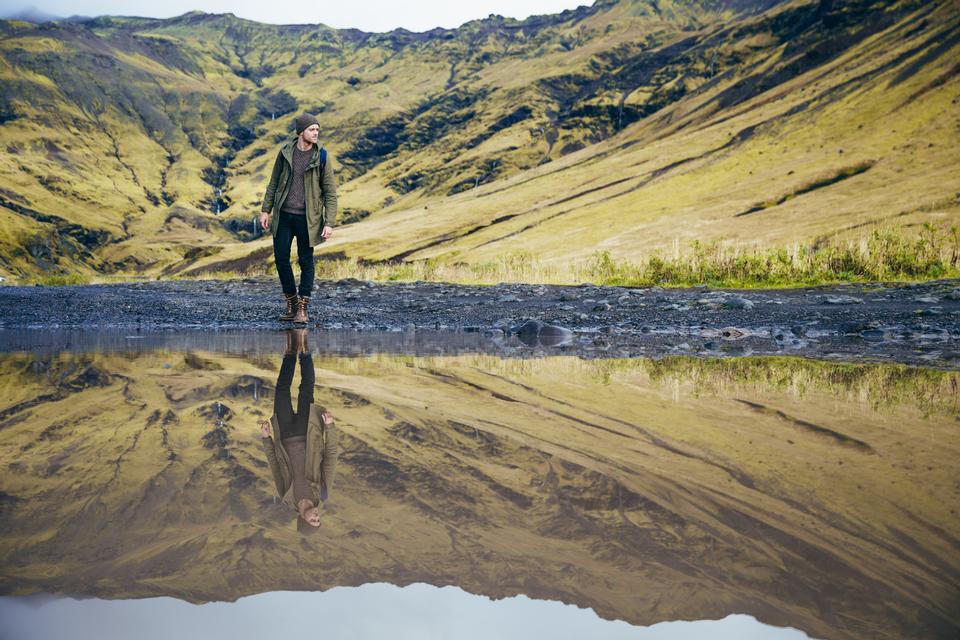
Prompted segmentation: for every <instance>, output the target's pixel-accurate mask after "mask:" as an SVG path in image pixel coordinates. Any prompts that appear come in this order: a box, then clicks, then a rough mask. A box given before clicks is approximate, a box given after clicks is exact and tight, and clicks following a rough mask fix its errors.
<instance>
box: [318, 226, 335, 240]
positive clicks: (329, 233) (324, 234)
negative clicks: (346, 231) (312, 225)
mask: <svg viewBox="0 0 960 640" xmlns="http://www.w3.org/2000/svg"><path fill="white" fill-rule="evenodd" d="M332 235H333V227H329V226H326V225H324V227H323V231H321V232H320V237H321V238H329V237H330V236H332Z"/></svg>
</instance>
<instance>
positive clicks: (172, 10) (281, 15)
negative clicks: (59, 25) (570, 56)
mask: <svg viewBox="0 0 960 640" xmlns="http://www.w3.org/2000/svg"><path fill="white" fill-rule="evenodd" d="M2 4H3V8H2V9H0V16H8V15H13V14H15V13H18V12H19V11H21V10H23V9H28V8H31V7H32V8H35V9H38V10H40V11H43V12H45V13H49V14H53V15H56V16H62V17H67V16H71V15H83V16H99V15H126V16H130V15H135V16H144V17H151V18H171V17H173V16H178V15H182V14H184V13H186V12H188V11H193V10H199V11H205V12H207V13H232V14H234V15H236V16H239V17H241V18H247V19H249V20H256V21H257V22H269V23H272V24H304V23H308V24H316V23H323V24H325V25H328V26H330V27H336V28H339V29H343V28H349V27H354V28H357V29H362V30H364V31H375V32H376V31H390V30H391V29H395V28H398V27H403V28H405V29H409V30H410V31H427V30H428V29H432V28H434V27H445V28H454V27H458V26H460V25H461V24H463V23H464V22H468V21H470V20H476V19H478V18H486V17H487V16H488V15H490V14H491V13H494V14H499V15H502V16H507V17H510V18H521V19H522V18H526V17H527V16H530V15H537V14H544V13H559V12H561V11H563V10H564V9H574V8H576V7H577V6H579V5H592V4H593V0H476V1H475V2H457V1H456V0H410V1H409V2H398V0H340V1H336V2H331V1H329V0H327V1H326V2H307V3H304V2H298V1H297V0H272V1H271V0H166V1H165V2H161V3H159V4H157V3H156V2H144V0H3V3H2Z"/></svg>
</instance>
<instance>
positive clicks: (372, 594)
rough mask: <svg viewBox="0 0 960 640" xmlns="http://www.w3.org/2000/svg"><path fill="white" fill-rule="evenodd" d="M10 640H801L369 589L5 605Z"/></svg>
mask: <svg viewBox="0 0 960 640" xmlns="http://www.w3.org/2000/svg"><path fill="white" fill-rule="evenodd" d="M0 620H2V622H0V638H2V639H3V640H33V639H36V640H41V639H42V640H59V639H61V638H62V639H64V640H67V639H69V640H86V639H88V638H89V639H91V640H93V639H97V640H107V639H112V638H136V639H138V640H140V639H142V640H151V639H153V638H157V639H160V638H162V639H163V640H167V639H168V638H172V637H176V638H204V639H207V638H229V639H231V640H238V639H241V638H257V639H258V640H267V639H268V638H283V637H289V638H296V637H304V638H306V637H312V638H325V639H337V638H350V639H351V640H364V639H366V638H371V639H373V638H375V639H377V640H380V639H382V638H389V639H390V640H406V639H411V640H426V639H430V638H437V639H444V640H445V639H447V638H468V639H473V638H477V639H480V638H482V639H484V640H487V639H490V638H494V639H497V640H500V639H504V638H522V639H523V640H529V639H530V638H551V639H552V640H553V639H561V640H562V639H564V638H571V639H573V638H576V639H577V640H580V639H582V638H590V637H593V638H602V639H603V640H607V639H610V640H619V639H621V638H623V639H624V640H627V639H629V640H692V639H694V638H711V639H719V640H723V639H726V638H730V639H736V640H761V639H762V640H773V639H776V640H787V639H789V640H799V639H801V638H807V635H806V634H804V633H802V632H800V631H797V630H796V629H778V628H776V627H771V626H768V625H765V624H761V623H759V622H757V621H756V620H755V619H754V618H752V617H750V616H745V615H731V616H728V617H726V618H724V619H723V620H716V621H699V622H663V623H660V624H656V625H653V626H651V627H633V626H630V625H629V624H627V623H626V622H621V621H609V620H602V619H601V618H599V617H598V616H597V615H596V614H595V613H594V612H593V611H592V610H590V609H579V608H577V607H575V606H570V605H565V604H561V603H559V602H548V601H542V600H531V599H530V598H527V597H526V596H518V597H515V598H507V599H504V600H498V601H493V600H490V599H489V598H487V597H485V596H475V595H471V594H469V593H467V592H465V591H463V590H462V589H458V588H456V587H443V588H437V587H433V586H430V585H426V584H415V585H411V586H409V587H403V588H401V587H395V586H393V585H389V584H382V583H381V584H368V585H364V586H361V587H337V588H334V589H330V590H329V591H326V592H323V593H315V592H313V593H311V592H274V593H264V594H260V595H255V596H250V597H247V598H241V599H240V600H238V601H237V602H233V603H225V602H214V603H210V604H204V605H199V606H198V605H192V604H189V603H186V602H183V601H181V600H175V599H173V598H149V599H144V600H73V599H70V598H52V597H46V596H33V597H26V598H0Z"/></svg>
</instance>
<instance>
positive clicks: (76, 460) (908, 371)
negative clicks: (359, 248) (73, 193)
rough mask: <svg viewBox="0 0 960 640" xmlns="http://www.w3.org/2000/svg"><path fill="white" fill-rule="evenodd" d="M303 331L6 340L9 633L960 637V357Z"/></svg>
mask: <svg viewBox="0 0 960 640" xmlns="http://www.w3.org/2000/svg"><path fill="white" fill-rule="evenodd" d="M334 343H335V344H334ZM91 345H94V346H91ZM288 346H289V349H288ZM299 346H300V347H301V350H302V349H303V347H305V348H306V350H307V352H305V353H297V351H298V344H297V341H296V340H291V341H290V344H289V345H288V344H287V343H286V340H285V337H284V336H283V335H282V334H281V335H277V334H273V335H269V336H267V337H263V336H260V337H259V338H257V339H255V340H254V339H251V340H246V341H245V340H238V341H234V342H229V341H228V342H224V341H222V340H219V341H218V340H217V339H214V338H210V339H207V340H206V342H205V341H204V340H203V339H199V340H194V341H183V340H176V339H170V340H167V341H166V342H164V341H159V342H157V341H153V342H144V341H142V340H132V339H131V340H129V341H126V342H125V341H123V340H121V339H117V340H112V341H102V342H97V341H94V342H93V343H91V342H90V341H86V342H84V343H83V344H82V345H81V344H79V343H77V344H71V343H69V342H65V343H64V344H63V345H62V347H61V348H59V349H38V348H32V349H26V348H23V349H21V350H17V351H9V350H8V351H6V352H3V353H0V465H2V466H0V595H3V596H6V597H4V598H2V599H0V637H2V638H8V637H9V638H31V637H36V638H57V637H71V638H86V637H90V638H93V637H98V638H104V637H170V636H171V635H178V636H181V637H231V638H244V637H258V638H262V637H264V636H265V635H267V634H270V635H276V633H277V632H279V633H283V634H286V633H300V632H309V633H311V634H322V635H325V636H326V637H332V638H346V637H350V638H381V637H385V636H387V635H390V637H393V638H407V637H410V638H427V637H437V638H480V637H484V638H491V637H494V638H500V637H517V638H520V637H523V638H530V637H551V638H567V637H569V638H575V637H585V636H593V637H601V638H671V639H672V638H701V637H710V638H803V637H815V638H866V637H869V638H954V637H956V635H957V633H958V629H960V552H958V551H960V519H958V517H957V509H958V507H960V495H958V494H960V470H958V465H957V460H958V459H960V433H958V425H960V421H958V416H960V396H958V383H960V374H958V373H957V372H949V371H938V370H932V369H921V368H909V367H904V366H899V365H892V364H883V365H879V364H856V365H854V364H842V363H833V362H817V361H809V360H801V359H789V358H737V359H733V358H731V359H722V360H709V359H694V358H664V359H659V360H647V359H633V360H621V359H595V360H584V359H581V358H578V357H576V356H571V355H550V352H549V350H539V351H536V352H535V353H532V354H531V353H527V354H523V353H516V354H511V355H509V356H506V355H504V354H502V353H500V354H493V353H486V354H484V353H477V352H475V351H474V352H471V351H470V349H469V348H461V347H462V346H463V345H460V346H458V347H457V348H452V349H448V350H447V351H446V352H443V353H441V352H442V351H443V350H442V349H440V350H438V349H436V348H435V347H436V345H433V347H432V348H431V349H423V350H418V349H417V348H416V347H415V346H414V347H412V348H411V347H410V346H409V345H408V346H407V347H404V348H402V349H390V348H387V349H380V350H378V349H359V350H357V349H351V348H350V346H349V345H345V344H344V343H343V342H340V341H334V342H331V341H330V340H329V339H325V338H324V337H323V336H321V335H316V334H315V335H313V336H309V337H308V338H307V340H306V344H305V345H299ZM18 348H21V347H18ZM423 351H428V352H429V353H428V354H424V353H423ZM324 416H325V417H324ZM261 425H264V427H261ZM265 434H269V435H270V437H269V438H262V436H263V435H265ZM297 437H300V442H301V448H300V450H301V451H302V450H303V443H304V442H305V443H306V454H303V453H301V454H300V456H301V457H300V458H299V459H300V460H302V461H305V463H304V462H301V463H300V467H299V468H300V469H304V468H305V469H306V471H305V472H304V471H302V470H301V471H299V472H297V471H296V470H295V469H294V467H295V466H296V465H295V464H294V462H293V461H294V460H295V459H297V458H296V455H293V454H291V455H288V453H290V452H294V451H296V450H297V449H296V447H295V445H294V444H293V443H295V442H297V440H296V438H297ZM278 445H279V447H280V448H278ZM281 448H282V450H281ZM318 452H319V453H318ZM278 456H279V457H278ZM278 460H279V462H278ZM285 460H286V461H285ZM288 463H289V465H288ZM278 465H279V466H278ZM281 468H283V469H287V471H289V473H286V475H284V473H285V472H283V471H278V469H281ZM291 470H292V471H291ZM294 477H296V478H299V480H298V481H296V482H295V481H294ZM304 477H306V480H304ZM294 485H296V486H294ZM321 485H322V486H321ZM321 489H322V494H323V495H322V497H320V496H321ZM304 496H306V498H303V497H304ZM314 496H316V498H314ZM298 498H303V499H305V500H306V501H307V502H306V503H305V504H302V505H301V506H303V507H305V508H307V509H309V507H312V506H313V504H314V503H315V504H317V505H318V506H317V508H316V510H315V512H311V513H312V514H313V516H312V517H314V518H315V521H314V524H317V523H318V524H319V526H316V527H314V526H311V524H310V523H309V522H307V520H306V519H305V518H304V517H301V516H298V514H297V511H295V506H294V504H295V503H298V502H300V500H298ZM311 501H312V502H311Z"/></svg>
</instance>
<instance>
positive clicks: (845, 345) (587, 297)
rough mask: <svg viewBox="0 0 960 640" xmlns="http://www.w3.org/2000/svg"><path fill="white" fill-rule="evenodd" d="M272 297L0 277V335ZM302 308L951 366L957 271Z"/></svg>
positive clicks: (434, 336) (466, 291) (326, 288)
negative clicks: (952, 275)
mask: <svg viewBox="0 0 960 640" xmlns="http://www.w3.org/2000/svg"><path fill="white" fill-rule="evenodd" d="M281 307H282V296H280V295H279V292H278V286H277V284H276V282H275V281H274V280H272V279H267V278H262V279H248V280H237V281H195V282H191V281H174V282H145V283H130V284H114V285H90V286H76V287H0V348H3V349H11V348H17V345H21V346H22V345H24V344H26V343H30V344H34V345H36V344H42V343H43V341H44V336H45V335H51V336H52V335H53V334H54V333H56V332H58V331H59V332H61V333H62V331H63V330H67V329H70V330H73V329H82V330H90V331H94V332H109V331H111V330H112V331H121V332H125V333H129V332H130V331H131V330H133V331H135V332H138V333H142V334H151V333H154V332H158V331H165V332H167V333H170V332H171V331H172V332H174V333H176V332H187V333H191V334H195V333H197V332H201V333H203V332H210V331H216V332H223V331H237V330H239V331H257V332H263V331H270V330H276V329H280V328H282V327H284V326H289V323H286V324H285V323H281V322H280V321H278V320H276V317H277V315H278V314H279V313H280V311H281ZM310 318H311V322H310V324H309V326H310V327H311V328H315V329H322V330H326V332H329V333H330V335H333V334H334V333H335V334H336V335H337V336H339V337H338V339H337V340H336V341H335V342H336V343H337V344H342V343H343V335H344V334H345V333H349V334H352V335H354V336H355V338H356V339H355V340H354V342H356V343H357V344H361V345H362V344H363V343H364V342H370V343H371V344H374V345H386V344H395V345H403V344H407V345H409V344H413V342H411V340H409V339H405V338H403V337H402V336H408V337H409V336H410V335H419V336H421V337H427V336H428V337H429V339H428V340H427V342H430V343H431V344H434V345H436V344H441V343H443V342H445V341H447V342H450V343H451V344H454V343H456V344H459V345H463V344H467V343H469V344H470V345H473V346H474V347H475V348H478V349H488V350H491V351H504V350H507V351H525V352H529V353H536V352H538V350H550V351H560V352H575V353H578V354H580V355H583V356H585V357H611V356H612V357H624V356H625V357H633V356H663V355H682V354H690V355H702V356H723V355H760V354H783V355H800V356H807V357H817V358H835V359H843V360H852V361H861V360H874V361H876V360H881V361H896V362H904V363H910V364H924V365H928V366H938V367H948V368H957V367H960V282H958V281H939V282H931V283H924V284H910V285H893V284H872V285H855V286H832V287H817V288H805V289H789V290H749V291H732V290H717V289H709V288H692V289H661V288H658V287H645V288H627V287H600V286H595V285H581V286H546V285H526V284H501V285H496V286H463V285H451V284H439V283H424V282H417V283H397V284H379V283H372V282H363V281H358V280H340V281H335V282H322V283H319V284H318V285H317V287H316V289H315V292H314V296H313V300H312V302H311V305H310ZM531 320H533V321H535V322H532V323H531V322H528V321H531ZM525 323H526V324H525ZM389 334H396V335H397V336H398V337H397V338H396V339H393V340H390V339H387V340H385V339H384V336H385V335H389ZM465 334H467V335H465ZM322 335H323V334H318V340H319V343H322V342H323V340H324V339H323V338H322V337H321V336H322ZM15 336H16V337H15ZM25 336H31V337H25ZM464 338H469V339H468V340H466V341H465V340H464ZM420 342H423V340H421V341H420ZM471 348H472V347H471ZM388 350H389V348H388ZM401 350H407V349H405V348H402V349H401Z"/></svg>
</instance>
